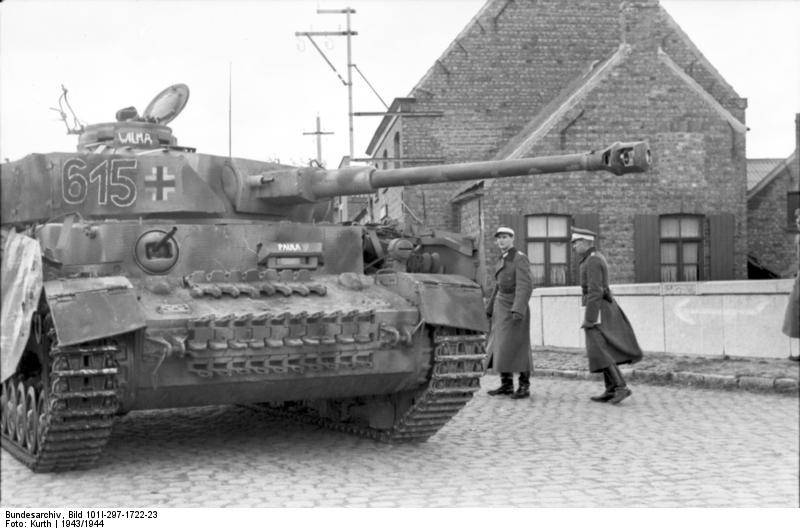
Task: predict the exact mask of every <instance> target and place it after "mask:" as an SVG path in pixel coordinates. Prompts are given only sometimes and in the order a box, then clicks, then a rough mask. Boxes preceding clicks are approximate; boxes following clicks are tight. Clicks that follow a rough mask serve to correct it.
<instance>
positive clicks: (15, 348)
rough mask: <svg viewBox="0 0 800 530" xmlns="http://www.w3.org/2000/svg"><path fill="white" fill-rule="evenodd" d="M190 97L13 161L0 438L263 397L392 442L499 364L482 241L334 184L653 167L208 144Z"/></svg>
mask: <svg viewBox="0 0 800 530" xmlns="http://www.w3.org/2000/svg"><path fill="white" fill-rule="evenodd" d="M188 97H189V90H188V87H186V85H173V86H171V87H169V88H167V89H166V90H164V91H162V92H161V93H160V94H159V95H158V96H157V97H156V98H155V99H154V100H153V102H151V104H150V105H148V107H147V108H146V109H145V111H144V113H143V114H142V115H141V116H140V115H139V113H138V111H137V110H136V109H135V108H133V107H127V108H124V109H122V110H120V111H119V112H118V113H117V116H116V118H117V119H116V121H114V122H109V123H101V124H96V125H89V126H88V127H86V128H85V130H83V131H82V134H81V136H80V139H79V143H78V148H77V150H76V151H75V152H68V153H63V152H60V153H46V154H41V153H36V154H30V155H27V156H25V157H24V158H22V159H20V160H16V161H13V162H9V163H4V164H2V165H1V166H0V185H1V186H0V190H2V195H1V196H0V220H1V221H2V226H1V229H2V230H1V231H0V233H1V235H2V245H0V246H2V271H1V272H2V274H1V275H0V276H1V277H2V281H3V285H2V287H3V288H2V322H0V329H2V330H3V333H2V343H0V361H1V362H0V382H2V393H1V394H0V419H2V421H1V422H0V432H1V433H2V447H3V449H4V450H6V451H8V452H9V453H10V454H11V455H13V456H14V457H15V458H17V459H18V460H20V461H21V462H23V463H24V464H25V465H27V466H29V467H30V468H31V469H33V470H34V471H59V470H66V469H75V468H80V467H86V466H89V465H91V464H92V462H93V461H94V460H95V459H96V458H97V456H98V455H99V454H100V452H101V451H102V449H103V446H104V444H105V442H106V440H107V439H108V437H109V436H110V433H111V427H112V425H113V421H114V418H115V417H116V416H118V415H119V414H124V413H126V412H128V411H132V410H144V409H157V408H172V407H188V406H198V405H220V404H230V403H246V404H250V405H252V406H259V407H262V408H263V409H264V410H266V411H267V412H269V413H271V414H276V415H281V416H286V417H291V418H295V419H298V420H300V421H314V422H315V423H317V424H319V425H324V426H328V427H330V428H333V429H339V430H343V431H346V432H350V433H355V434H359V435H362V436H366V437H370V438H373V439H377V440H381V441H386V442H419V441H424V440H426V439H428V438H429V437H430V436H432V435H433V434H435V433H436V432H437V431H438V430H439V429H440V428H441V427H442V426H443V425H444V424H445V423H447V421H448V420H449V419H450V418H451V417H453V416H454V415H455V414H456V413H457V412H458V411H459V410H460V409H461V408H462V407H463V406H464V405H465V404H466V403H467V402H468V401H469V400H470V399H471V397H472V395H473V394H474V392H475V391H476V390H477V389H478V388H479V386H480V377H481V376H482V375H483V373H484V365H483V363H484V357H485V355H484V353H485V352H484V342H485V335H484V333H485V331H486V329H487V326H488V323H487V321H486V316H485V313H484V310H483V301H482V292H481V288H480V286H479V285H478V284H477V283H476V282H475V276H476V266H475V263H476V258H477V250H476V249H477V245H476V244H475V242H474V241H473V240H472V239H471V238H469V237H466V236H463V235H461V234H455V233H451V232H444V231H441V230H428V229H424V230H418V231H417V232H415V233H413V234H408V233H405V232H404V231H403V230H401V229H400V228H399V227H398V226H396V225H392V224H385V225H380V226H359V225H352V226H350V225H340V224H335V223H330V222H325V220H326V219H327V218H328V217H329V216H328V211H329V206H330V203H331V198H332V197H336V196H340V195H354V194H364V193H371V192H374V191H375V190H377V189H380V188H386V187H393V186H416V185H422V184H428V183H437V182H455V181H461V180H472V179H490V178H503V177H512V176H524V175H530V176H532V178H535V175H537V174H542V173H553V172H560V171H579V170H606V171H611V172H612V173H615V174H624V173H628V172H637V171H645V170H646V169H647V167H648V164H649V156H650V155H649V151H648V148H647V144H646V143H644V142H635V143H615V144H613V145H611V146H610V147H608V148H606V149H604V150H601V151H593V152H589V153H583V154H574V155H559V156H546V157H537V158H527V159H517V160H497V161H488V162H472V163H463V164H446V165H440V166H424V167H411V168H403V169H375V168H372V167H350V168H342V169H335V170H327V169H324V168H319V167H304V168H296V167H289V166H285V165H281V164H275V163H270V162H265V161H259V160H248V159H241V158H230V157H225V156H216V155H211V154H205V153H198V152H197V151H196V150H195V149H193V148H188V147H181V146H179V145H178V142H177V140H176V139H175V137H174V136H173V135H172V129H171V128H170V127H168V126H167V124H168V123H169V122H170V121H171V120H172V119H174V118H175V117H176V116H177V115H178V113H179V112H180V110H181V109H182V108H183V106H184V105H185V104H186V101H187V100H188Z"/></svg>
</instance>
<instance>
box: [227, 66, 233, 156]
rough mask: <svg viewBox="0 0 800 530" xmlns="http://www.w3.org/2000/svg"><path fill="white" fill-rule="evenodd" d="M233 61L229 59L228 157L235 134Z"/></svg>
mask: <svg viewBox="0 0 800 530" xmlns="http://www.w3.org/2000/svg"><path fill="white" fill-rule="evenodd" d="M232 79H233V61H228V158H231V142H232V141H233V140H232V139H231V137H232V136H233V128H232V121H231V120H232V119H233V118H232V116H233V95H232V94H233V81H232Z"/></svg>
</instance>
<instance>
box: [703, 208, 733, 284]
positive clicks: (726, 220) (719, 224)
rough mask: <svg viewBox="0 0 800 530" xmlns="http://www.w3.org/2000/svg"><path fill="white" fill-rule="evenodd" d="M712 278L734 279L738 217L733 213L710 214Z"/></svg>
mask: <svg viewBox="0 0 800 530" xmlns="http://www.w3.org/2000/svg"><path fill="white" fill-rule="evenodd" d="M708 229H709V233H710V238H709V239H710V241H709V258H710V262H711V263H710V264H711V267H710V268H711V270H710V271H709V272H710V276H711V278H710V279H711V280H733V279H734V274H733V256H734V251H733V236H734V232H735V229H736V218H735V217H734V215H733V214H732V213H719V214H715V215H709V216H708Z"/></svg>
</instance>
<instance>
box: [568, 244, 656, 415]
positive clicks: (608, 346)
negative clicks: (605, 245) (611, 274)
mask: <svg viewBox="0 0 800 530" xmlns="http://www.w3.org/2000/svg"><path fill="white" fill-rule="evenodd" d="M595 239H596V234H595V233H594V232H592V231H590V230H585V229H582V228H573V229H572V248H573V250H574V251H575V252H576V253H577V254H578V256H579V257H580V275H581V291H582V293H583V297H582V299H581V305H582V306H585V307H586V310H585V312H584V317H583V323H582V324H581V327H582V328H583V329H584V332H585V333H586V355H587V356H588V358H589V371H590V372H602V373H603V378H604V379H605V392H603V393H602V394H601V395H599V396H592V397H591V398H590V399H591V400H592V401H598V402H601V403H605V402H609V403H613V404H615V405H616V404H617V403H619V402H621V401H622V400H623V399H625V398H627V397H628V396H630V395H631V390H630V389H629V388H628V386H627V385H626V384H625V380H624V379H623V378H622V373H620V371H619V368H618V366H617V365H620V364H627V363H631V364H632V363H636V362H639V361H640V360H641V359H642V350H641V348H639V343H638V342H637V341H636V335H635V334H634V332H633V328H632V327H631V324H630V322H629V321H628V317H626V316H625V313H623V312H622V309H621V308H620V307H619V305H617V302H616V300H614V296H613V295H612V294H611V289H610V288H609V286H608V262H606V258H605V256H603V255H602V254H601V253H600V252H598V251H597V249H596V248H595Z"/></svg>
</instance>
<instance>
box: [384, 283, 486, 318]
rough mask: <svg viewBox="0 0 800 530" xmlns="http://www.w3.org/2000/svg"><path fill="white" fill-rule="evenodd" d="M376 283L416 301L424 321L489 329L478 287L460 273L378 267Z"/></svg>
mask: <svg viewBox="0 0 800 530" xmlns="http://www.w3.org/2000/svg"><path fill="white" fill-rule="evenodd" d="M376 283H378V284H379V285H382V286H383V287H386V288H388V289H390V290H392V291H394V292H396V293H398V294H399V295H401V296H402V297H404V298H405V299H406V300H409V301H410V302H412V303H415V304H418V305H419V310H420V315H421V318H422V320H423V321H424V322H425V323H427V324H432V325H436V326H452V327H456V328H462V329H471V330H474V331H480V332H486V331H488V329H489V322H488V320H487V319H486V309H485V308H484V305H483V294H482V292H481V288H480V286H479V285H478V284H477V283H475V282H473V281H472V280H470V279H468V278H466V277H464V276H459V275H455V274H414V273H405V272H395V271H388V270H382V271H379V272H378V274H377V275H376Z"/></svg>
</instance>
